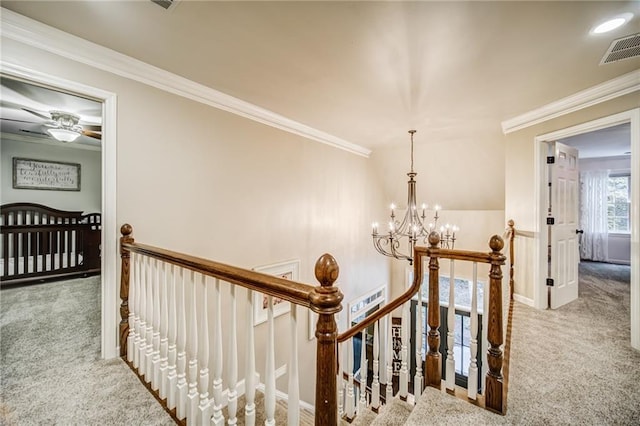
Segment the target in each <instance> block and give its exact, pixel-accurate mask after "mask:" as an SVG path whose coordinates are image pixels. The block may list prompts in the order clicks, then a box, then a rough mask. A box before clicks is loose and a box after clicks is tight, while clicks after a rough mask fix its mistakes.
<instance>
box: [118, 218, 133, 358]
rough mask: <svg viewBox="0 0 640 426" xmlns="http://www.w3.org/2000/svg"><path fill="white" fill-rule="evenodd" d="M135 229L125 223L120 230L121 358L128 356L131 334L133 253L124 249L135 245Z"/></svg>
mask: <svg viewBox="0 0 640 426" xmlns="http://www.w3.org/2000/svg"><path fill="white" fill-rule="evenodd" d="M132 232H133V228H132V227H131V225H129V224H128V223H125V224H124V225H122V227H121V228H120V233H121V234H122V237H120V258H121V259H122V269H121V273H120V299H122V303H121V304H120V318H121V319H120V356H121V357H125V358H126V356H127V335H128V334H129V275H130V274H129V272H130V267H131V265H130V263H129V260H130V258H131V253H130V252H129V250H126V249H125V248H124V247H123V244H124V243H129V244H131V243H133V237H132V236H131V233H132Z"/></svg>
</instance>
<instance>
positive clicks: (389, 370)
mask: <svg viewBox="0 0 640 426" xmlns="http://www.w3.org/2000/svg"><path fill="white" fill-rule="evenodd" d="M386 321H387V339H386V342H385V343H386V348H387V388H386V389H385V403H386V404H391V400H392V399H393V320H392V318H391V315H387V316H386Z"/></svg>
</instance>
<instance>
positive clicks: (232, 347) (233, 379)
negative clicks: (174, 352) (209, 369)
mask: <svg viewBox="0 0 640 426" xmlns="http://www.w3.org/2000/svg"><path fill="white" fill-rule="evenodd" d="M230 298H231V300H230V302H231V305H230V307H231V312H230V314H231V321H230V324H229V366H228V367H227V374H228V377H227V380H228V381H229V404H228V405H227V412H228V413H229V421H228V423H229V424H230V425H235V424H237V423H238V417H237V414H238V390H237V387H238V336H237V334H238V332H237V324H236V323H237V306H236V286H235V285H231V294H230ZM251 325H252V326H253V323H252V324H251ZM252 328H253V327H252Z"/></svg>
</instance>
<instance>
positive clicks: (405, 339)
mask: <svg viewBox="0 0 640 426" xmlns="http://www.w3.org/2000/svg"><path fill="white" fill-rule="evenodd" d="M410 318H411V315H410V307H409V304H408V303H405V304H404V305H402V326H401V327H402V328H401V332H402V349H401V350H400V356H401V358H402V364H401V365H400V389H399V392H398V393H399V394H400V398H401V399H402V400H403V401H406V400H407V395H408V394H409V347H410V342H409V319H410Z"/></svg>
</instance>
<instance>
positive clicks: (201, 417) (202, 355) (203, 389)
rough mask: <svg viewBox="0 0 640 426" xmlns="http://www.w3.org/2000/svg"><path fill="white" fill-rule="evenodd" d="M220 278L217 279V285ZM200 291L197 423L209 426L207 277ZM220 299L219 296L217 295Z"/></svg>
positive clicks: (201, 282) (201, 284)
mask: <svg viewBox="0 0 640 426" xmlns="http://www.w3.org/2000/svg"><path fill="white" fill-rule="evenodd" d="M217 286H218V280H217V279H216V287H217ZM200 287H201V288H200V291H201V294H202V307H201V308H200V324H199V325H200V326H199V327H198V329H199V335H198V363H199V364H200V376H199V378H198V391H199V392H200V404H199V405H198V419H197V424H199V425H201V426H209V422H210V419H211V409H210V404H209V315H208V312H209V310H208V298H209V297H208V296H209V292H208V288H207V278H206V277H205V276H204V275H201V277H200ZM217 299H219V297H217Z"/></svg>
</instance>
